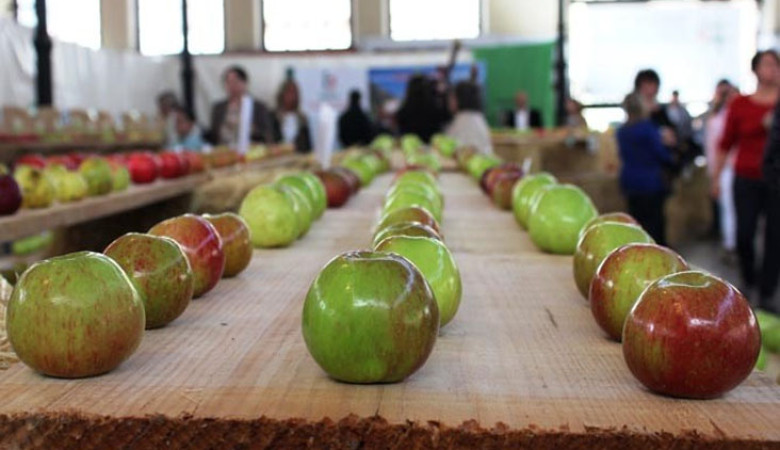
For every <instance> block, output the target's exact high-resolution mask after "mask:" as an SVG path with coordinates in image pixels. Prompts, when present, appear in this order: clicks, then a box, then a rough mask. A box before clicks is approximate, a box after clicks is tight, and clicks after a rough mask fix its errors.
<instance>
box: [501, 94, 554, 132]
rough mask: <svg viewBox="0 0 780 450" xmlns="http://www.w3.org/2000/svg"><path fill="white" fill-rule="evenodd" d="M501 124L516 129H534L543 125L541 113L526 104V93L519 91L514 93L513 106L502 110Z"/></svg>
mask: <svg viewBox="0 0 780 450" xmlns="http://www.w3.org/2000/svg"><path fill="white" fill-rule="evenodd" d="M502 124H503V125H504V126H505V127H507V128H513V129H515V130H518V131H527V130H532V129H533V130H535V129H539V128H543V127H544V123H543V122H542V114H541V113H540V112H539V110H538V109H535V108H531V107H530V106H529V104H528V93H526V92H525V91H520V92H518V93H517V95H515V107H514V109H510V110H508V111H505V112H504V118H503V121H502Z"/></svg>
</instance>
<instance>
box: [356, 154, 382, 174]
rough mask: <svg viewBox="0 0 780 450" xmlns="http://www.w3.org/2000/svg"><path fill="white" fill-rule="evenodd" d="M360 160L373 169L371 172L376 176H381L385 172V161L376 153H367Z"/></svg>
mask: <svg viewBox="0 0 780 450" xmlns="http://www.w3.org/2000/svg"><path fill="white" fill-rule="evenodd" d="M360 160H361V161H363V163H364V164H366V165H367V166H368V167H370V168H371V172H373V174H374V176H376V175H379V174H381V173H383V172H384V171H385V163H384V161H383V160H382V158H380V157H379V156H377V155H375V154H374V153H367V154H365V155H363V156H361V157H360Z"/></svg>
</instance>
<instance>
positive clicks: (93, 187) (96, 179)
mask: <svg viewBox="0 0 780 450" xmlns="http://www.w3.org/2000/svg"><path fill="white" fill-rule="evenodd" d="M79 173H81V175H82V176H83V177H84V179H85V180H86V181H87V194H88V195H90V196H96V195H106V194H108V193H109V192H111V190H112V189H113V188H114V181H113V179H112V177H111V166H110V165H109V164H108V162H107V161H106V160H105V159H103V158H98V157H91V158H87V159H86V160H85V161H84V162H82V163H81V166H79Z"/></svg>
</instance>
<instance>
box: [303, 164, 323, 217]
mask: <svg viewBox="0 0 780 450" xmlns="http://www.w3.org/2000/svg"><path fill="white" fill-rule="evenodd" d="M298 176H299V177H301V178H303V181H305V182H306V184H308V185H309V188H310V189H311V190H312V191H313V192H314V212H315V216H316V217H317V219H319V218H320V217H322V215H323V214H324V213H325V210H326V209H327V208H328V193H327V191H326V189H325V184H324V183H323V182H322V180H320V177H318V176H317V175H314V174H313V173H311V172H301V173H299V174H298Z"/></svg>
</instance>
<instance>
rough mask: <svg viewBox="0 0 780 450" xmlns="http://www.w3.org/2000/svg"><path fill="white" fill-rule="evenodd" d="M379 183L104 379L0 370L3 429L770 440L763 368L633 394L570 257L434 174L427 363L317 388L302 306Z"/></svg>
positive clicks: (776, 413) (370, 209)
mask: <svg viewBox="0 0 780 450" xmlns="http://www.w3.org/2000/svg"><path fill="white" fill-rule="evenodd" d="M389 182H390V177H389V176H384V177H381V178H379V179H377V181H376V182H375V183H374V184H373V185H372V186H371V187H370V188H368V189H366V190H364V191H362V192H361V193H359V194H358V195H357V196H356V197H355V198H353V199H352V200H351V202H350V203H348V205H347V206H346V207H345V208H343V209H341V210H328V211H327V212H326V214H325V215H324V216H323V218H322V220H320V221H319V222H317V223H316V224H314V226H313V227H312V230H311V232H310V233H309V235H308V236H306V237H305V238H304V239H302V240H300V241H298V242H296V243H295V244H294V245H293V246H292V247H290V248H287V249H278V250H258V251H256V252H255V255H254V259H253V261H252V264H251V265H250V267H249V268H248V270H247V271H246V272H244V273H243V274H241V275H240V276H239V277H238V278H236V279H232V280H224V281H222V282H221V283H220V284H219V285H218V286H217V288H216V289H215V290H214V291H212V292H211V293H209V294H207V295H206V296H205V297H203V298H201V299H198V300H195V301H194V302H193V303H192V304H191V306H190V307H189V309H188V310H187V311H186V312H185V313H184V314H183V316H182V317H180V318H179V319H178V320H177V321H175V322H174V323H172V324H171V325H169V326H168V327H165V328H163V329H159V330H152V331H149V332H147V333H146V335H145V337H144V340H143V343H142V344H141V347H140V349H139V351H138V352H137V353H136V354H135V355H134V356H133V357H131V358H130V359H129V360H128V361H126V362H125V363H124V364H123V365H122V366H120V367H119V368H118V369H117V370H115V371H114V372H112V373H109V374H107V375H104V376H100V377H96V378H91V379H82V380H58V379H51V378H46V377H43V376H40V375H38V374H36V373H34V372H32V371H31V370H30V369H28V368H27V367H25V366H24V365H22V364H17V365H16V366H15V367H13V368H12V369H10V370H8V371H7V372H4V373H3V372H0V399H3V400H2V401H1V402H0V431H2V430H6V431H7V432H9V433H10V432H11V431H8V430H12V431H13V432H14V433H22V431H20V430H21V428H19V427H20V426H21V425H19V423H21V422H19V421H18V420H17V421H16V422H14V420H10V419H8V416H6V417H5V421H4V420H3V416H2V415H3V414H7V415H14V414H16V415H21V416H17V417H26V419H24V423H25V424H26V425H25V426H26V427H28V428H24V429H26V430H28V433H29V432H30V431H29V430H34V427H33V428H29V427H30V426H32V425H30V424H32V423H39V422H35V421H34V420H37V419H35V418H36V417H38V418H40V417H46V416H47V415H58V414H76V413H77V414H86V415H100V416H107V417H109V418H113V419H121V418H133V417H136V418H137V417H143V416H147V415H161V416H162V417H167V418H181V417H182V416H183V415H185V417H188V418H191V419H200V418H216V419H224V420H227V419H247V420H249V419H258V418H260V417H264V418H265V419H268V420H276V419H278V420H285V419H291V418H295V419H300V420H302V421H304V422H305V423H308V422H316V421H320V420H322V419H323V418H325V417H328V418H331V419H333V420H339V419H342V418H344V417H347V416H349V415H351V414H354V415H356V416H358V417H361V418H377V417H381V418H382V420H385V421H387V423H389V424H407V423H408V422H407V421H415V422H419V423H423V424H424V423H434V424H442V426H452V427H457V426H459V425H461V424H463V423H464V422H466V423H467V424H469V423H472V424H473V423H475V422H476V423H478V424H479V425H480V426H482V427H487V428H490V427H495V426H496V424H498V423H501V424H503V425H500V426H499V427H498V429H500V430H504V429H509V430H526V432H529V431H527V430H531V431H530V433H532V434H535V433H537V431H534V430H558V431H559V432H565V433H567V434H573V435H588V434H590V433H594V432H602V431H604V432H611V431H610V430H612V431H616V432H620V433H629V434H631V435H634V436H639V437H640V438H641V439H650V438H651V437H653V436H664V435H665V436H667V437H672V438H677V437H685V436H688V437H690V436H691V433H693V436H694V437H697V439H698V438H701V437H704V438H706V439H714V440H719V439H747V440H750V439H757V440H763V441H772V442H780V387H778V386H777V385H774V384H773V382H772V381H771V380H769V379H768V378H767V377H766V376H764V375H762V374H760V373H754V374H753V375H751V377H750V378H749V379H748V380H747V381H745V382H744V383H743V384H742V385H741V386H739V387H738V388H737V389H735V390H734V391H732V392H731V393H729V394H727V395H726V396H725V397H723V398H721V399H717V400H710V401H690V400H676V399H670V398H665V397H660V396H657V395H654V394H652V393H650V392H648V391H647V390H645V389H644V388H643V387H642V386H641V385H640V384H639V383H638V382H637V381H636V380H635V379H634V378H633V377H632V375H631V374H630V373H629V371H628V369H627V368H626V366H625V363H624V361H623V358H622V353H621V349H620V345H618V344H616V343H613V342H610V341H609V340H607V339H606V338H605V336H604V335H603V334H602V333H601V331H600V330H599V328H598V326H597V325H596V323H595V322H594V320H593V319H592V317H591V313H590V309H589V308H588V307H587V305H586V303H585V302H584V301H583V299H582V298H581V297H580V296H579V294H578V293H577V289H576V287H575V285H574V281H573V277H572V268H571V258H570V257H561V256H550V255H544V254H541V253H539V252H538V251H537V250H536V249H535V248H534V246H533V244H532V243H531V241H530V239H529V237H528V235H527V234H526V233H524V232H522V231H521V230H520V228H519V227H518V226H517V225H516V224H515V222H514V220H513V218H512V215H511V214H510V213H508V212H502V211H499V210H498V209H496V208H494V207H493V206H492V205H491V204H490V203H489V201H488V199H487V198H486V197H484V196H483V195H482V194H481V193H480V192H479V190H478V188H477V187H476V185H475V184H473V183H472V182H471V181H470V180H469V179H468V178H467V177H466V176H464V175H461V174H443V175H442V176H441V186H442V188H443V192H444V194H445V201H446V206H445V214H444V216H445V220H444V224H443V232H444V235H445V238H446V242H447V245H448V247H449V248H450V249H451V250H452V251H453V253H454V256H455V259H456V261H457V262H458V264H459V266H460V270H461V274H462V278H463V286H464V291H463V301H462V304H461V308H460V311H459V313H458V315H457V316H456V317H455V319H454V320H453V322H452V323H450V324H449V325H448V326H447V327H446V328H444V329H443V330H442V333H441V335H440V337H439V339H438V341H437V343H436V346H435V348H434V351H433V353H432V355H431V357H430V359H429V360H428V362H427V363H426V364H425V366H423V367H422V369H421V370H420V371H419V372H417V373H415V374H414V375H413V376H412V377H410V378H409V379H407V380H406V381H404V382H402V383H398V384H392V385H373V386H355V385H348V384H341V383H337V382H334V381H333V380H331V379H329V378H328V377H327V376H326V375H325V374H324V373H323V372H322V371H321V370H320V368H319V367H318V366H317V365H316V364H315V362H314V361H313V359H312V358H311V357H310V356H309V354H308V352H307V350H306V347H305V345H304V342H303V339H302V336H301V326H300V322H301V311H302V305H303V300H304V297H305V295H306V292H307V290H308V287H309V284H310V283H311V281H312V280H313V279H314V277H315V276H316V274H317V273H318V271H319V270H320V268H321V267H322V266H323V265H324V264H325V263H327V262H328V261H329V260H330V259H331V258H333V257H335V256H336V255H338V254H339V253H341V252H344V251H349V250H354V249H359V248H366V247H368V246H369V244H370V241H371V231H372V230H371V228H372V226H373V224H374V222H375V220H376V217H377V213H378V208H379V204H380V200H381V198H382V195H383V193H384V192H385V191H386V189H387V186H388V184H389ZM31 418H32V419H31ZM265 419H264V420H265ZM9 420H10V422H9ZM31 420H32V421H31ZM161 420H162V419H161ZM428 421H434V422H428ZM469 421H471V422H469ZM474 421H475V422H474ZM9 423H10V424H11V425H9ZM14 423H16V428H14V425H13V424H14ZM209 423H211V422H209ZM296 423H297V422H296ZM4 426H5V428H3V427H4ZM9 426H10V428H8V427H9ZM204 426H205V425H204ZM296 426H297V425H296ZM431 426H433V425H431ZM436 426H438V425H436ZM495 429H496V428H494V430H495ZM539 433H541V431H539ZM22 434H23V433H22ZM0 435H2V433H0ZM442 436H443V435H442ZM0 442H2V438H0ZM12 442H13V440H12ZM637 442H647V441H642V440H639V441H636V442H634V443H633V444H632V445H636V443H637ZM740 445H742V444H740ZM760 445H764V444H760ZM770 445H773V444H770ZM545 448H547V447H545ZM549 448H555V447H549ZM581 448H590V447H581ZM611 448H637V447H629V446H624V447H621V446H617V447H611ZM639 448H641V446H640V447H639ZM733 448H748V447H745V446H737V447H733ZM757 448H764V447H757ZM766 448H770V447H766ZM774 448H777V447H774Z"/></svg>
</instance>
